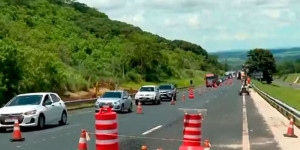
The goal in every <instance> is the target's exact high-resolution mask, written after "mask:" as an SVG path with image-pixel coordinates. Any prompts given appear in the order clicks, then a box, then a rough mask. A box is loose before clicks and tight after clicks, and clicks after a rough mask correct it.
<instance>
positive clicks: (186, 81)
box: [122, 71, 206, 90]
mask: <svg viewBox="0 0 300 150" xmlns="http://www.w3.org/2000/svg"><path fill="white" fill-rule="evenodd" d="M205 74H206V72H203V71H195V72H194V77H185V78H182V79H176V78H171V79H168V80H165V81H162V82H159V83H158V82H140V83H135V82H127V83H124V84H122V88H125V89H130V88H132V89H133V90H138V89H139V88H140V87H141V86H143V85H159V84H167V83H171V84H176V85H177V87H186V86H190V80H193V85H195V86H201V85H204V76H205Z"/></svg>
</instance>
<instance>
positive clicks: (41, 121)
mask: <svg viewBox="0 0 300 150" xmlns="http://www.w3.org/2000/svg"><path fill="white" fill-rule="evenodd" d="M45 119H46V118H45V117H44V115H40V116H39V118H38V125H37V127H38V129H44V128H45Z"/></svg>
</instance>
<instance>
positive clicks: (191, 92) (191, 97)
mask: <svg viewBox="0 0 300 150" xmlns="http://www.w3.org/2000/svg"><path fill="white" fill-rule="evenodd" d="M194 98H195V95H194V91H193V90H192V89H191V90H190V94H189V99H194Z"/></svg>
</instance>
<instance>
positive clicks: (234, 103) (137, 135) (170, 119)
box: [0, 81, 279, 150]
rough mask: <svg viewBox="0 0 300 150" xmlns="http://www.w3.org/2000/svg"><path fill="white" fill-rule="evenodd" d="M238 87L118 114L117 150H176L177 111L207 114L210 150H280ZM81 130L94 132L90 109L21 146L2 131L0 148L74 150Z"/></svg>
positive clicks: (29, 134)
mask: <svg viewBox="0 0 300 150" xmlns="http://www.w3.org/2000/svg"><path fill="white" fill-rule="evenodd" d="M240 86H241V84H240V82H238V81H234V82H233V85H232V86H222V87H219V88H218V89H216V90H211V91H207V92H205V93H202V95H199V89H196V91H195V92H194V93H195V96H196V97H195V99H193V100H189V99H187V100H186V101H185V102H182V101H181V97H182V94H183V92H181V93H179V94H178V96H177V98H178V100H177V102H176V105H170V103H169V102H163V103H162V104H161V105H158V106H155V105H143V112H144V114H136V113H135V112H133V113H129V114H126V113H125V114H118V121H119V134H120V138H119V140H120V149H121V150H138V149H140V147H141V145H143V144H146V145H148V149H156V148H159V147H161V148H163V149H164V150H177V149H178V148H179V146H180V145H181V144H182V142H181V141H180V140H182V137H183V134H182V129H183V112H182V111H180V110H178V109H179V108H199V109H207V110H208V112H207V116H204V120H203V135H202V136H203V139H206V138H207V139H209V140H210V142H211V143H212V145H213V149H214V150H232V149H238V150H246V149H249V148H250V149H251V150H266V149H270V150H271V149H272V150H277V149H279V148H278V144H277V143H276V142H275V141H274V139H273V136H272V134H271V133H270V131H269V129H268V126H267V125H266V124H265V123H264V121H263V119H262V116H261V115H260V114H259V113H258V111H257V109H256V107H255V106H254V104H253V101H252V99H251V98H250V97H249V96H245V97H244V101H243V97H242V96H239V95H238V91H239V89H240ZM184 94H187V92H184ZM186 96H187V95H186ZM243 102H245V103H243ZM243 106H244V107H243ZM153 128H155V129H156V130H155V129H153ZM82 129H87V131H89V132H94V109H93V108H88V109H82V110H77V111H72V112H69V118H68V124H67V125H65V126H50V127H48V128H47V129H44V130H34V129H25V131H24V130H23V131H22V134H23V137H25V138H26V140H25V141H24V142H16V143H11V142H9V139H10V137H11V134H12V133H11V132H4V133H3V132H2V133H0V147H1V149H3V150H54V149H56V150H76V149H77V146H78V140H79V136H80V132H81V130H82ZM151 129H153V130H151ZM151 131H152V132H151ZM90 136H91V141H89V142H88V146H89V148H88V149H89V150H95V138H94V136H93V135H90ZM170 139H172V140H170ZM262 142H263V143H262Z"/></svg>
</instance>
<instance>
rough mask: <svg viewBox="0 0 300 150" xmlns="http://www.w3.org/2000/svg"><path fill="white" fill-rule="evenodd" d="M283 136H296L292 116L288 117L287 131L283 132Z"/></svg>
mask: <svg viewBox="0 0 300 150" xmlns="http://www.w3.org/2000/svg"><path fill="white" fill-rule="evenodd" d="M283 136H285V137H293V138H297V136H296V135H295V134H294V119H293V118H291V119H290V124H289V126H288V130H287V133H286V134H283Z"/></svg>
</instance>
